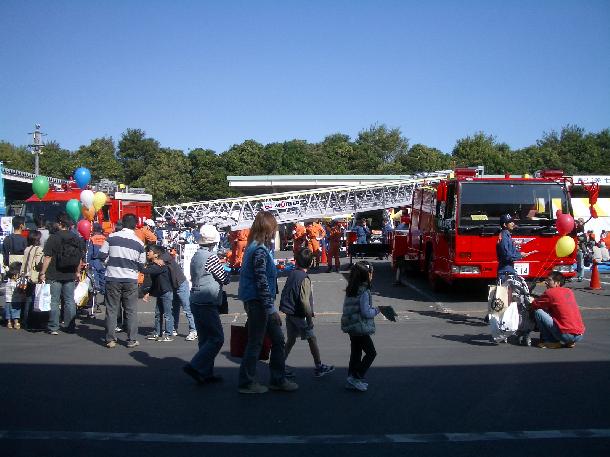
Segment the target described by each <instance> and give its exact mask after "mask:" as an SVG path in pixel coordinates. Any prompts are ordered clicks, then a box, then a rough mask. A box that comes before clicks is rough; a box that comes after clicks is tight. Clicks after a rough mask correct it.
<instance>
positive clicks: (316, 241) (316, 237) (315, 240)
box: [305, 221, 326, 268]
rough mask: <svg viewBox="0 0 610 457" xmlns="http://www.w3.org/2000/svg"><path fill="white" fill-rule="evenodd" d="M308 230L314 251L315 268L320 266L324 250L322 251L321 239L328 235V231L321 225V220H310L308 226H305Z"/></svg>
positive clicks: (310, 245) (311, 247)
mask: <svg viewBox="0 0 610 457" xmlns="http://www.w3.org/2000/svg"><path fill="white" fill-rule="evenodd" d="M305 231H306V232H307V242H308V246H309V249H311V251H312V252H313V253H314V255H315V259H316V263H315V268H319V267H320V256H321V255H322V252H321V251H320V240H321V239H322V238H324V237H325V236H326V232H325V231H324V229H323V228H322V226H321V225H320V222H319V221H316V222H309V223H308V224H307V227H306V228H305Z"/></svg>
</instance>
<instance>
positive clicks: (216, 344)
mask: <svg viewBox="0 0 610 457" xmlns="http://www.w3.org/2000/svg"><path fill="white" fill-rule="evenodd" d="M193 316H194V317H195V327H196V328H197V336H198V339H197V344H198V345H199V351H198V352H197V354H195V356H194V357H193V359H192V360H191V365H192V366H193V368H195V370H197V371H198V372H199V374H201V376H203V377H205V378H208V377H210V376H212V375H213V374H214V359H215V358H216V356H217V355H218V353H219V352H220V349H221V348H222V345H223V343H224V341H225V335H224V332H223V330H222V323H221V322H220V315H219V314H218V306H216V305H193Z"/></svg>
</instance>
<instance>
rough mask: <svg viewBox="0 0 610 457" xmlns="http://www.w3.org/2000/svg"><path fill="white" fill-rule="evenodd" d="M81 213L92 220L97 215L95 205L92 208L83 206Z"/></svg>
mask: <svg viewBox="0 0 610 457" xmlns="http://www.w3.org/2000/svg"><path fill="white" fill-rule="evenodd" d="M81 213H82V215H83V217H84V218H85V219H87V220H88V221H89V222H91V221H92V220H93V218H94V217H95V208H94V207H93V206H92V207H91V208H85V207H84V206H83V208H82V209H81Z"/></svg>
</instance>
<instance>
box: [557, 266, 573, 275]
mask: <svg viewBox="0 0 610 457" xmlns="http://www.w3.org/2000/svg"><path fill="white" fill-rule="evenodd" d="M553 271H558V272H559V273H572V271H574V270H573V268H572V265H555V266H554V267H553Z"/></svg>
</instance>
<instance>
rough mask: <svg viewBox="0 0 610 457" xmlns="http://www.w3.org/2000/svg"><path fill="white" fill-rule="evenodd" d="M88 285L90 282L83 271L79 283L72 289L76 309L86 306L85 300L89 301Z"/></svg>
mask: <svg viewBox="0 0 610 457" xmlns="http://www.w3.org/2000/svg"><path fill="white" fill-rule="evenodd" d="M90 285H91V280H90V279H89V277H88V276H87V274H86V273H85V272H84V271H83V273H82V275H81V279H80V281H79V283H78V284H77V285H76V287H75V288H74V303H76V307H77V308H82V307H84V306H86V305H87V300H88V299H89V286H90Z"/></svg>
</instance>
